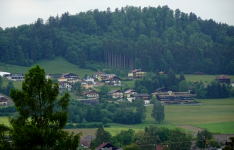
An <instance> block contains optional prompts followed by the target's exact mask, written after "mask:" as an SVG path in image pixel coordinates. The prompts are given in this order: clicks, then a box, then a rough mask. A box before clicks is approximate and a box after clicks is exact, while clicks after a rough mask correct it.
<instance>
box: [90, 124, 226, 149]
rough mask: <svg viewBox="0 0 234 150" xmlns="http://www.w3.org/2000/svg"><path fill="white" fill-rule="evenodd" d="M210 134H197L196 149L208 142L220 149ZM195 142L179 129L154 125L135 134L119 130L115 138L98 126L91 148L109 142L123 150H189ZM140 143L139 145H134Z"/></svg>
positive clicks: (203, 132)
mask: <svg viewBox="0 0 234 150" xmlns="http://www.w3.org/2000/svg"><path fill="white" fill-rule="evenodd" d="M212 136H213V135H212V133H211V132H209V131H208V130H207V129H204V130H203V131H201V132H198V134H197V138H196V146H197V147H198V148H206V147H207V143H206V142H204V141H207V140H209V141H210V142H209V145H210V146H211V147H217V148H218V147H220V146H221V144H220V143H218V142H217V141H215V139H213V137H212ZM193 140H195V139H194V138H193V135H191V134H188V133H186V132H185V131H184V130H182V129H180V128H175V129H168V128H165V127H158V126H156V125H149V127H145V129H144V130H140V131H138V132H135V131H134V130H133V129H128V130H121V131H120V132H119V133H118V134H116V135H115V136H112V135H111V134H110V133H109V132H108V131H106V130H104V128H103V126H99V128H98V130H97V132H96V138H95V139H94V140H93V141H92V143H91V146H93V147H97V146H99V145H100V144H102V143H103V142H110V143H111V144H113V145H115V146H117V147H124V150H151V149H155V146H156V145H161V144H162V143H164V144H166V145H168V147H165V148H166V149H178V148H183V149H184V150H190V149H191V146H192V141H193ZM136 143H140V145H138V144H136Z"/></svg>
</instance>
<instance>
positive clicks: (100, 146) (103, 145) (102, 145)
mask: <svg viewBox="0 0 234 150" xmlns="http://www.w3.org/2000/svg"><path fill="white" fill-rule="evenodd" d="M108 144H109V145H110V146H111V147H115V146H114V145H112V144H110V143H102V144H101V145H99V146H98V147H96V148H104V147H105V146H106V145H108Z"/></svg>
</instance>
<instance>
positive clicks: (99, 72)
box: [94, 71, 106, 75]
mask: <svg viewBox="0 0 234 150" xmlns="http://www.w3.org/2000/svg"><path fill="white" fill-rule="evenodd" d="M95 74H106V73H104V72H101V71H98V72H95V73H94V75H95Z"/></svg>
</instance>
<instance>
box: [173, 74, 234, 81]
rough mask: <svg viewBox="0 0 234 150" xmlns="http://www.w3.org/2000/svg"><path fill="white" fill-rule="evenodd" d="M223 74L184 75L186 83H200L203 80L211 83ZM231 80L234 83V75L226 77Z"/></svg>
mask: <svg viewBox="0 0 234 150" xmlns="http://www.w3.org/2000/svg"><path fill="white" fill-rule="evenodd" d="M220 75H221V74H218V75H193V74H184V76H185V79H186V81H188V82H189V81H191V82H194V81H198V82H200V81H201V80H202V82H203V83H204V82H205V83H210V82H211V81H212V80H214V79H215V78H216V77H218V76H220ZM176 76H177V77H179V76H180V75H179V74H177V75H176ZM225 76H227V77H229V78H231V81H234V75H225Z"/></svg>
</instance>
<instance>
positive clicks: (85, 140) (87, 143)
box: [80, 134, 95, 148]
mask: <svg viewBox="0 0 234 150" xmlns="http://www.w3.org/2000/svg"><path fill="white" fill-rule="evenodd" d="M93 139H95V137H94V136H92V135H90V134H89V135H88V136H86V137H84V138H82V139H80V146H81V147H83V146H86V147H87V148H90V144H91V142H92V140H93Z"/></svg>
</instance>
